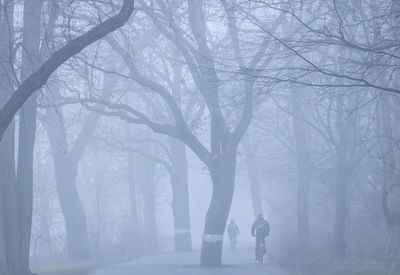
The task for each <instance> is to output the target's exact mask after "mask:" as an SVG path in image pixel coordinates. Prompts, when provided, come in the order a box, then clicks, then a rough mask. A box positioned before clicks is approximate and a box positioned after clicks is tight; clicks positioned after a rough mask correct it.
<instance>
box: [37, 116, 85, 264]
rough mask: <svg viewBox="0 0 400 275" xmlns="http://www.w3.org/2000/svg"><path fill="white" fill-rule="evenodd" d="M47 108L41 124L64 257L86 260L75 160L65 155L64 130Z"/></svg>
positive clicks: (77, 161) (82, 215) (82, 212)
mask: <svg viewBox="0 0 400 275" xmlns="http://www.w3.org/2000/svg"><path fill="white" fill-rule="evenodd" d="M60 115H61V116H62V114H59V113H57V112H56V111H54V110H52V109H49V110H48V114H47V120H46V123H45V126H46V130H47V134H48V137H49V141H50V147H51V151H52V155H53V163H54V169H55V176H56V186H57V193H58V198H59V201H60V206H61V210H62V213H63V216H64V221H65V226H66V234H67V248H68V257H69V258H70V259H71V260H82V259H87V258H88V257H89V256H90V253H89V252H90V251H89V241H88V231H87V224H86V214H85V211H84V208H83V205H82V202H81V200H80V197H79V193H78V190H77V186H76V175H77V169H78V163H79V159H77V158H72V157H71V156H70V155H69V154H68V145H67V141H66V137H65V131H64V127H63V124H62V121H61V118H60V117H59V116H60Z"/></svg>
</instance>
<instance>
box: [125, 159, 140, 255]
mask: <svg viewBox="0 0 400 275" xmlns="http://www.w3.org/2000/svg"><path fill="white" fill-rule="evenodd" d="M128 169H129V170H128V182H129V199H130V209H131V219H132V235H133V241H134V245H135V248H134V249H135V251H139V245H140V236H139V234H140V233H139V218H138V210H137V200H136V176H135V157H134V155H133V153H129V155H128Z"/></svg>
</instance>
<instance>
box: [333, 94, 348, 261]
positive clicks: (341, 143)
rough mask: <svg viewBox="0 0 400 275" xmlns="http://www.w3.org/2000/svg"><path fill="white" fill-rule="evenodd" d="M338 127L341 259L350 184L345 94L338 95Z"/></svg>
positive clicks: (337, 240) (336, 235)
mask: <svg viewBox="0 0 400 275" xmlns="http://www.w3.org/2000/svg"><path fill="white" fill-rule="evenodd" d="M336 104H337V106H336V108H337V110H336V129H337V132H338V136H339V140H338V142H337V144H336V179H335V181H336V185H335V187H336V191H335V228H334V245H333V247H334V254H335V256H336V257H337V258H339V259H344V258H345V257H346V232H345V225H346V217H347V212H348V205H349V202H348V185H349V167H348V166H350V165H351V164H350V162H349V156H348V154H349V130H350V129H348V127H349V126H350V125H351V123H350V121H351V119H352V116H351V114H350V115H347V116H346V118H345V117H344V114H345V112H346V111H345V104H344V98H343V96H340V95H337V97H336Z"/></svg>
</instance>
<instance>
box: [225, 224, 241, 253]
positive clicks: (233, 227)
mask: <svg viewBox="0 0 400 275" xmlns="http://www.w3.org/2000/svg"><path fill="white" fill-rule="evenodd" d="M226 230H227V231H228V235H229V239H230V244H231V250H232V251H233V250H235V247H236V244H237V236H238V234H240V231H239V226H237V224H236V223H235V220H234V219H231V222H230V223H229V225H228V227H227V229H226Z"/></svg>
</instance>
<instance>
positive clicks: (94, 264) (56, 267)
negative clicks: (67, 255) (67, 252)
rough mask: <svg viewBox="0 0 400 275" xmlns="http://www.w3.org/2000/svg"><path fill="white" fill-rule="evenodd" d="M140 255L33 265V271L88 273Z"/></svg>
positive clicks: (40, 273)
mask: <svg viewBox="0 0 400 275" xmlns="http://www.w3.org/2000/svg"><path fill="white" fill-rule="evenodd" d="M136 258H138V256H120V257H111V258H102V259H92V260H87V261H77V262H62V263H56V264H51V265H33V266H32V271H33V272H34V273H37V274H38V275H86V274H89V273H90V272H91V271H93V270H95V269H98V268H101V267H103V266H107V265H111V264H119V263H124V262H128V261H131V260H134V259H136Z"/></svg>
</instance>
